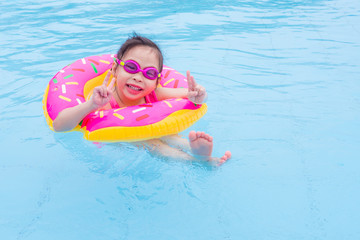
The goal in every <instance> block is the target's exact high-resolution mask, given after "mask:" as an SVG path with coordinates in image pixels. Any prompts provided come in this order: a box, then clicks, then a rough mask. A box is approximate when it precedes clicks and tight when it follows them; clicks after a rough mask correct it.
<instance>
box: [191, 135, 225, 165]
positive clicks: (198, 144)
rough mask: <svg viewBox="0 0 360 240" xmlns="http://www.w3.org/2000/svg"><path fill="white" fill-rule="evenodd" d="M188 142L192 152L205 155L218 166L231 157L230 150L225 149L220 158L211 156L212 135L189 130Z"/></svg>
mask: <svg viewBox="0 0 360 240" xmlns="http://www.w3.org/2000/svg"><path fill="white" fill-rule="evenodd" d="M189 142H190V147H191V151H192V153H193V154H195V155H198V156H203V157H207V159H208V160H209V161H211V162H214V163H215V164H216V165H218V166H220V165H221V164H223V163H225V162H226V161H227V160H229V159H230V158H231V152H230V151H226V152H225V154H224V156H222V157H221V158H214V157H211V153H212V149H213V137H212V136H210V135H209V134H206V133H204V132H195V131H191V132H190V133H189Z"/></svg>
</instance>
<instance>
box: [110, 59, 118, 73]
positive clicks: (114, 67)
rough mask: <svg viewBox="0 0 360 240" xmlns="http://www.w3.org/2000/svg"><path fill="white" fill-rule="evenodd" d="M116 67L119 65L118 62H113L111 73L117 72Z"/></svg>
mask: <svg viewBox="0 0 360 240" xmlns="http://www.w3.org/2000/svg"><path fill="white" fill-rule="evenodd" d="M116 65H117V63H116V62H113V64H112V66H111V71H112V72H113V73H115V71H116Z"/></svg>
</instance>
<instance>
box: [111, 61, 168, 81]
mask: <svg viewBox="0 0 360 240" xmlns="http://www.w3.org/2000/svg"><path fill="white" fill-rule="evenodd" d="M116 61H117V63H118V64H119V65H121V66H123V67H124V69H125V71H126V72H128V73H131V74H135V73H138V72H142V74H143V75H144V76H145V77H146V78H147V79H150V80H155V79H157V78H158V77H161V73H159V71H158V70H157V69H156V68H154V67H147V68H144V69H141V68H140V65H139V64H138V63H137V62H135V61H134V60H127V61H125V62H124V61H122V60H120V59H116Z"/></svg>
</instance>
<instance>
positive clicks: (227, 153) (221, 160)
mask: <svg viewBox="0 0 360 240" xmlns="http://www.w3.org/2000/svg"><path fill="white" fill-rule="evenodd" d="M230 158H231V152H230V151H226V152H225V154H224V156H222V157H221V158H220V160H219V163H218V165H221V164H223V163H224V162H226V161H227V160H229V159H230Z"/></svg>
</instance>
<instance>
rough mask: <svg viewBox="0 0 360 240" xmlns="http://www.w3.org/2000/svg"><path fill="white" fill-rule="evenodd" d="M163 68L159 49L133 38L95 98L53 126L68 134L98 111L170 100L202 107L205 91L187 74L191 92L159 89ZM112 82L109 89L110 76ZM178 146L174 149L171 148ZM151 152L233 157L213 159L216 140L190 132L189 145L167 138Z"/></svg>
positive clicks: (62, 114) (65, 112) (150, 144)
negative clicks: (175, 99) (182, 99)
mask: <svg viewBox="0 0 360 240" xmlns="http://www.w3.org/2000/svg"><path fill="white" fill-rule="evenodd" d="M162 68H163V56H162V53H161V51H160V49H159V47H158V46H157V45H156V44H155V43H154V42H152V41H151V40H150V39H148V38H145V37H141V36H138V35H136V34H134V36H132V37H130V38H129V39H128V40H127V41H125V43H124V44H123V45H122V46H121V48H120V49H119V51H118V53H117V61H116V62H114V63H113V65H112V68H111V69H110V71H109V72H108V74H107V76H106V77H105V79H104V82H103V84H102V85H101V86H98V87H95V88H94V91H93V95H92V97H91V98H90V99H89V100H88V101H86V102H85V103H83V104H80V105H77V106H75V107H71V108H67V109H64V110H63V111H62V112H60V113H59V115H58V116H57V117H56V119H55V120H54V122H53V127H54V130H55V131H69V130H71V129H73V128H74V127H76V126H77V125H78V124H79V122H80V121H81V120H82V119H83V118H84V117H85V116H86V115H88V114H89V113H91V112H93V111H95V110H98V109H100V108H101V109H111V108H119V107H126V106H134V105H139V104H144V103H149V102H155V101H158V100H164V99H168V98H188V99H189V100H190V101H191V102H193V103H195V104H202V103H203V102H204V100H205V98H206V96H207V93H206V91H205V88H204V87H202V86H201V85H199V84H197V83H196V82H195V80H194V78H193V76H191V75H190V72H189V71H187V73H186V75H187V81H188V85H189V87H188V89H185V88H177V89H176V88H156V86H157V85H158V81H159V79H160V76H161V75H160V72H161V71H162ZM111 75H113V78H112V80H111V82H110V84H109V86H108V87H107V85H108V82H109V79H110V76H111ZM170 145H173V146H175V148H173V147H170ZM146 146H147V148H148V149H149V150H151V151H153V152H157V153H159V154H161V155H164V156H167V157H175V158H179V157H180V158H183V159H188V160H191V159H194V157H193V156H191V155H189V154H187V153H186V152H184V151H183V150H186V149H189V150H191V152H192V153H193V155H196V156H200V157H202V158H204V159H206V160H210V161H214V162H216V163H220V164H222V163H223V162H225V161H226V160H228V159H229V158H230V157H231V153H230V152H229V151H227V152H225V154H224V155H223V156H222V157H221V158H213V157H211V153H212V148H213V139H212V137H211V136H210V135H208V134H205V133H204V132H195V131H191V132H190V133H189V141H187V140H186V139H183V138H180V137H179V136H167V137H163V138H161V139H152V140H148V141H147V142H146Z"/></svg>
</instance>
